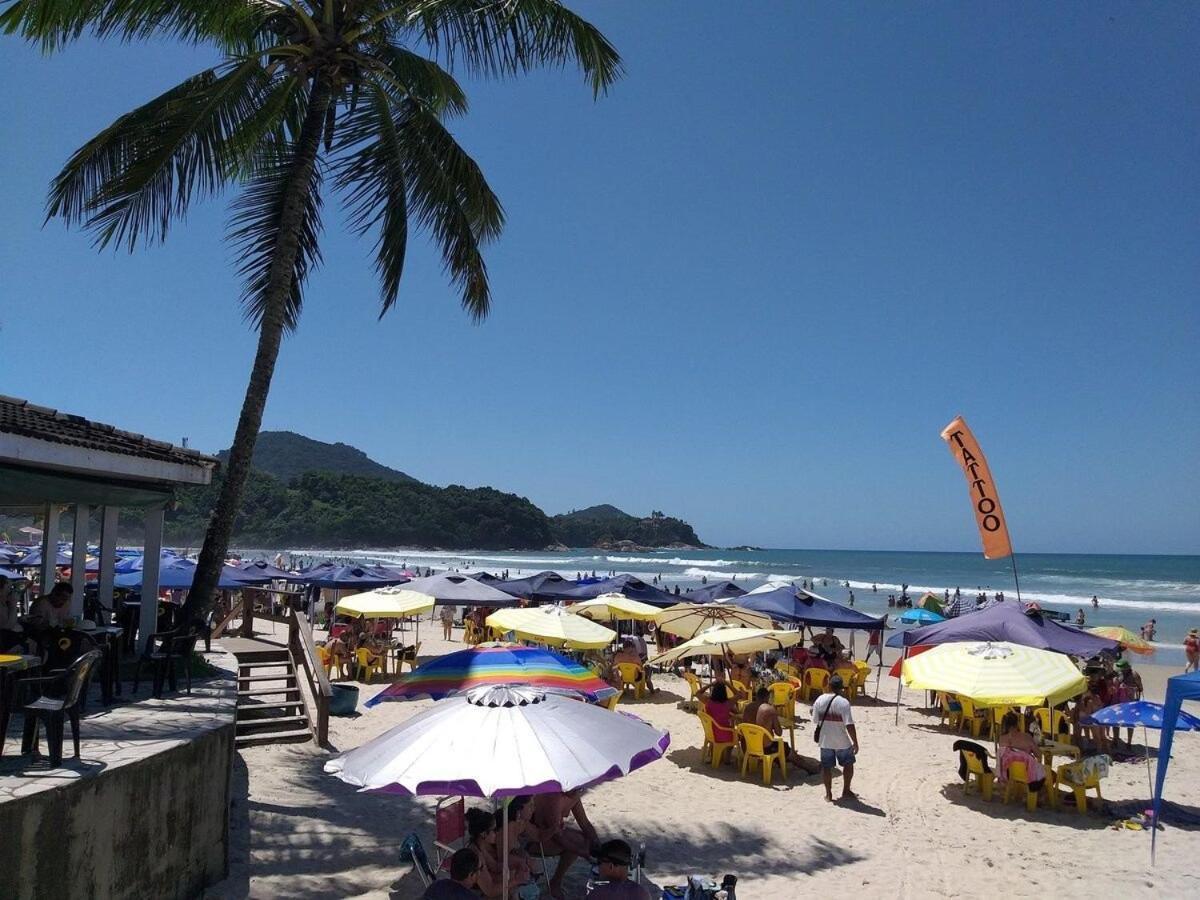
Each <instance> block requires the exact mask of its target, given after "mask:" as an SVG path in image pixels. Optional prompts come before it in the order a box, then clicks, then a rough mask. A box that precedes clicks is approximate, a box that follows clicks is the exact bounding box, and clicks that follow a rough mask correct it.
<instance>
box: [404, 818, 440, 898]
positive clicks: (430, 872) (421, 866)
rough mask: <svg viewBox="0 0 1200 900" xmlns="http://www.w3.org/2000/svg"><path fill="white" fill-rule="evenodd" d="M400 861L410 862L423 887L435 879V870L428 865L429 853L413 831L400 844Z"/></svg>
mask: <svg viewBox="0 0 1200 900" xmlns="http://www.w3.org/2000/svg"><path fill="white" fill-rule="evenodd" d="M400 861H401V862H406V863H411V864H412V867H413V869H414V870H415V871H416V873H417V875H419V876H420V878H421V882H422V883H423V884H424V885H425V887H429V886H430V885H431V884H433V883H434V881H436V880H437V872H436V871H435V870H434V869H433V867H432V866H430V865H429V855H428V854H427V853H426V852H425V846H424V845H423V844H422V843H421V839H420V838H419V837H417V833H416V832H415V831H414V832H412V833H411V834H409V835H408V836H407V837H406V838H405V839H404V841H403V842H402V843H401V844H400Z"/></svg>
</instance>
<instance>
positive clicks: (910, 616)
mask: <svg viewBox="0 0 1200 900" xmlns="http://www.w3.org/2000/svg"><path fill="white" fill-rule="evenodd" d="M900 621H901V622H907V623H909V624H910V625H911V624H913V623H915V624H917V625H932V624H933V623H934V622H944V621H946V617H945V616H939V615H938V614H937V613H935V612H933V611H932V610H928V609H919V608H917V607H914V608H913V609H910V610H906V611H905V612H904V614H903V615H902V616H900Z"/></svg>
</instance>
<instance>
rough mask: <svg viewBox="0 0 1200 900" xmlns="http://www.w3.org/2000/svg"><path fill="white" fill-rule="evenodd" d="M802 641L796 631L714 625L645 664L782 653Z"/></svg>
mask: <svg viewBox="0 0 1200 900" xmlns="http://www.w3.org/2000/svg"><path fill="white" fill-rule="evenodd" d="M802 640H804V635H803V634H802V633H801V632H799V631H773V630H771V629H769V628H741V627H739V626H736V625H725V626H721V625H717V626H714V627H712V628H709V629H708V630H707V631H702V632H701V633H700V634H698V635H696V636H695V637H694V638H692V639H691V640H690V641H686V642H685V643H682V644H680V645H679V646H678V647H672V648H671V649H670V650H668V651H666V652H665V653H660V654H659V655H658V656H656V657H654V658H653V659H651V660H649V662H648V665H655V666H658V665H663V664H666V663H673V662H677V661H679V660H681V659H686V658H687V657H689V656H723V655H725V654H726V653H731V654H733V655H734V656H740V655H741V654H743V653H766V652H768V651H771V650H782V649H783V648H784V647H791V646H794V645H795V644H798V643H800V642H801V641H802Z"/></svg>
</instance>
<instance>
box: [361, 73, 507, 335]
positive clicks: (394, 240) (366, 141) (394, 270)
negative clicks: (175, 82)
mask: <svg viewBox="0 0 1200 900" xmlns="http://www.w3.org/2000/svg"><path fill="white" fill-rule="evenodd" d="M371 95H372V96H371V98H370V100H369V102H367V103H365V104H363V105H362V107H361V108H360V109H359V110H358V111H356V112H355V113H354V114H352V115H351V116H350V117H349V119H348V120H347V122H346V124H345V126H344V129H343V131H342V135H341V144H340V148H339V149H340V150H341V152H342V153H343V157H342V159H341V161H340V162H339V165H338V169H337V184H338V186H339V188H341V189H342V190H344V191H346V192H347V194H348V196H349V203H350V211H351V218H352V222H353V224H354V225H355V227H356V228H358V229H359V230H360V231H363V232H365V231H369V230H370V229H372V228H374V227H376V226H378V227H379V229H380V231H379V239H378V241H377V244H376V268H377V270H378V271H379V273H380V277H381V279H382V281H383V310H382V311H383V312H386V311H387V310H388V309H390V308H391V306H392V305H393V304H394V303H395V300H396V296H397V292H398V289H399V280H400V273H401V271H402V269H403V264H404V242H405V241H406V240H407V233H408V230H407V229H408V224H407V219H408V216H410V215H412V216H415V217H416V221H417V224H418V225H420V226H421V227H422V228H425V229H426V230H428V232H429V233H430V235H431V236H432V237H433V239H434V241H435V242H436V243H437V245H438V248H439V249H440V251H441V254H442V261H443V263H444V267H445V271H446V274H447V275H448V276H449V277H450V280H451V282H452V283H453V284H454V285H455V286H457V287H458V288H459V289H460V291H461V298H462V304H463V308H464V309H466V310H467V312H468V313H469V314H470V315H471V317H472V318H474V319H476V320H479V319H482V318H484V317H485V316H487V314H488V310H489V308H490V304H491V293H490V289H489V287H488V279H487V266H486V264H485V263H484V260H483V254H482V252H481V249H480V248H481V246H482V245H483V244H485V243H487V242H488V241H491V240H493V239H495V238H496V237H497V236H498V235H499V234H500V230H501V228H502V227H503V225H504V211H503V209H502V208H501V206H500V201H499V200H498V199H497V198H496V195H495V194H494V193H493V192H492V189H491V188H490V187H489V186H488V184H487V181H486V180H485V179H484V177H483V172H482V171H481V170H480V169H479V166H478V165H477V164H476V163H475V161H474V160H473V159H471V157H470V156H469V155H468V154H467V153H466V151H465V150H463V149H462V147H460V146H459V145H458V143H457V142H456V141H455V140H454V137H453V135H451V134H450V133H449V132H448V131H447V130H446V128H445V126H444V125H443V124H442V123H441V122H440V121H439V120H438V118H437V116H436V115H434V114H433V113H432V112H431V111H430V109H429V108H428V107H427V106H426V105H425V104H423V103H420V102H419V101H417V100H414V99H412V98H406V99H403V100H399V101H397V99H396V98H395V97H394V95H393V94H392V93H391V92H390V91H388V90H387V89H386V88H385V87H383V86H381V85H378V84H376V85H375V86H374V88H373V89H372V90H371ZM401 192H403V194H404V195H405V197H404V199H401V198H400V196H399V195H400V193H401ZM401 220H403V223H402V221H401Z"/></svg>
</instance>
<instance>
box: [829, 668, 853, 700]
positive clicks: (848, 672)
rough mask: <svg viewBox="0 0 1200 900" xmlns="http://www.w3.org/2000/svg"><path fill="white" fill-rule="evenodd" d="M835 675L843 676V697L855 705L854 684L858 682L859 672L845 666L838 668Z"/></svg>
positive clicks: (834, 672) (834, 671)
mask: <svg viewBox="0 0 1200 900" xmlns="http://www.w3.org/2000/svg"><path fill="white" fill-rule="evenodd" d="M833 674H834V675H841V676H842V685H843V687H844V690H843V691H842V696H843V697H845V698H846V699H847V700H849V701H850V702H851V703H853V702H854V682H855V681H857V680H858V670H857V669H853V668H851V667H849V666H845V665H843V666H838V668H836V669H834V670H833Z"/></svg>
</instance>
